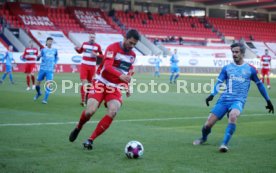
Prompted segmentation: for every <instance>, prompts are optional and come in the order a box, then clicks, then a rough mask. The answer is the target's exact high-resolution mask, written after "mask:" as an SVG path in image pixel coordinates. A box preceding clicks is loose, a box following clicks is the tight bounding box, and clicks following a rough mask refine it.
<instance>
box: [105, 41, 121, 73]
mask: <svg viewBox="0 0 276 173" xmlns="http://www.w3.org/2000/svg"><path fill="white" fill-rule="evenodd" d="M115 56H116V49H115V48H113V47H111V46H109V47H108V48H107V49H106V51H105V55H104V69H105V70H106V71H107V72H109V73H112V74H113V75H115V76H117V77H120V76H121V75H122V74H121V72H119V71H118V70H116V69H114V68H113V63H114V57H115Z"/></svg>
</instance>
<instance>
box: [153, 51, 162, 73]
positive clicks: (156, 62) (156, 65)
mask: <svg viewBox="0 0 276 173" xmlns="http://www.w3.org/2000/svg"><path fill="white" fill-rule="evenodd" d="M159 56H160V55H158V56H157V57H156V58H155V59H154V70H155V71H154V77H160V63H161V62H162V59H161V58H160V57H159Z"/></svg>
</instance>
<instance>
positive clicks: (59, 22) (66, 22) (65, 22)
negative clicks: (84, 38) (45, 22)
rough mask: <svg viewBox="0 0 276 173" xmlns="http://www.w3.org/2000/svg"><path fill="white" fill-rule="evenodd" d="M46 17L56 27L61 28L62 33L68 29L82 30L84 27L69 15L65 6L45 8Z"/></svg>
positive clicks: (68, 30)
mask: <svg viewBox="0 0 276 173" xmlns="http://www.w3.org/2000/svg"><path fill="white" fill-rule="evenodd" d="M47 11H48V17H49V18H50V20H51V21H52V22H53V23H54V25H55V26H56V28H58V29H60V30H62V31H63V32H64V33H66V34H67V33H68V32H70V31H74V32H84V28H82V27H81V26H80V24H79V23H78V21H77V20H75V18H74V17H73V16H72V15H70V13H69V12H68V10H67V9H66V8H50V7H49V8H47Z"/></svg>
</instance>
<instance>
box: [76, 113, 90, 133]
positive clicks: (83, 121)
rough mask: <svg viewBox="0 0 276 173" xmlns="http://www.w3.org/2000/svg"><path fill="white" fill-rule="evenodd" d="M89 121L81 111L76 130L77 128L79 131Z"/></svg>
mask: <svg viewBox="0 0 276 173" xmlns="http://www.w3.org/2000/svg"><path fill="white" fill-rule="evenodd" d="M89 119H90V117H87V116H85V110H84V111H82V113H81V117H80V120H79V123H78V125H77V128H78V129H81V128H82V126H83V125H84V124H85V123H86V122H87V121H89Z"/></svg>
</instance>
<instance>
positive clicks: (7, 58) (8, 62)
mask: <svg viewBox="0 0 276 173" xmlns="http://www.w3.org/2000/svg"><path fill="white" fill-rule="evenodd" d="M12 61H14V59H13V54H12V52H9V51H8V52H6V54H5V55H4V57H3V63H4V62H5V63H6V66H12Z"/></svg>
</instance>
